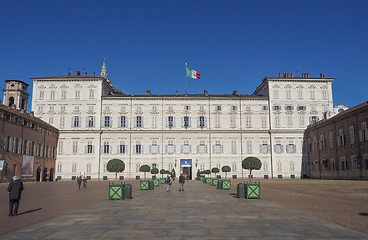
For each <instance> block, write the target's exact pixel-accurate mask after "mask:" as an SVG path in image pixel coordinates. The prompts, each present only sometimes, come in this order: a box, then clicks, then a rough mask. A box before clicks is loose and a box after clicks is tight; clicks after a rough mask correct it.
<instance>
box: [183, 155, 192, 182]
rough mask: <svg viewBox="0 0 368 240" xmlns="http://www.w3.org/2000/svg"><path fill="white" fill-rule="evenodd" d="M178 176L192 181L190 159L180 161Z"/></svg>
mask: <svg viewBox="0 0 368 240" xmlns="http://www.w3.org/2000/svg"><path fill="white" fill-rule="evenodd" d="M180 174H183V175H184V177H185V178H187V177H188V179H190V180H192V159H181V160H180Z"/></svg>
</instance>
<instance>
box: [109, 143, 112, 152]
mask: <svg viewBox="0 0 368 240" xmlns="http://www.w3.org/2000/svg"><path fill="white" fill-rule="evenodd" d="M109 153H112V145H110V146H109Z"/></svg>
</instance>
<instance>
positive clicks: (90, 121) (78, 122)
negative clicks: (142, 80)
mask: <svg viewBox="0 0 368 240" xmlns="http://www.w3.org/2000/svg"><path fill="white" fill-rule="evenodd" d="M285 118H286V124H284V123H282V121H281V120H282V119H285ZM295 118H298V119H299V127H305V126H306V121H305V119H306V116H305V115H303V114H301V115H298V116H297V117H296V116H294V115H291V114H290V115H286V116H281V115H279V114H275V116H274V124H275V127H281V126H284V125H285V126H287V127H295V123H294V119H295ZM244 119H245V127H247V128H248V127H252V126H253V125H252V116H245V117H244ZM48 120H49V123H50V124H54V116H49V119H48ZM117 121H118V127H120V128H126V127H129V122H128V117H127V116H119V117H118V120H117ZM229 121H230V127H231V128H236V127H237V117H236V116H230V119H229ZM318 121H319V117H317V116H310V117H309V124H314V123H317V122H318ZM158 122H159V121H158V117H157V116H152V119H151V127H152V128H157V127H158ZM176 122H177V121H176V117H174V116H167V117H166V122H165V123H166V124H165V127H169V128H172V127H177V123H176ZM221 122H222V121H221V115H216V116H214V127H218V128H220V127H221V126H222V124H221ZM267 122H268V119H267V116H261V121H260V123H261V127H262V128H267ZM112 124H113V117H111V116H104V117H103V118H102V121H101V127H112ZM133 124H134V125H133V127H135V128H143V127H144V118H143V116H135V117H134V122H133ZM85 126H86V127H96V117H95V116H87V117H86V123H85ZM180 126H181V127H186V128H187V127H192V118H191V117H189V116H184V117H182V118H181V125H180ZM196 126H197V127H201V128H205V127H207V126H208V118H207V117H205V116H198V117H197V124H196ZM59 127H60V128H65V117H64V116H61V117H60V121H59ZM71 127H74V128H75V127H82V117H81V116H73V117H72V121H71Z"/></svg>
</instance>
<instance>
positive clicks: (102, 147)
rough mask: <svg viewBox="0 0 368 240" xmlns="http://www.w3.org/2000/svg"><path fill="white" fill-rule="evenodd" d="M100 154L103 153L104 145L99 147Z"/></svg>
mask: <svg viewBox="0 0 368 240" xmlns="http://www.w3.org/2000/svg"><path fill="white" fill-rule="evenodd" d="M101 153H104V145H101Z"/></svg>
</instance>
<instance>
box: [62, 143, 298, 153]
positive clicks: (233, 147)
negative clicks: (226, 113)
mask: <svg viewBox="0 0 368 240" xmlns="http://www.w3.org/2000/svg"><path fill="white" fill-rule="evenodd" d="M301 144H302V145H303V143H301ZM72 145H73V154H77V153H80V150H79V149H78V145H79V142H78V141H77V140H73V142H72ZM132 147H133V149H132V151H133V153H136V154H142V153H144V145H143V144H142V143H141V141H140V140H138V141H136V143H135V144H134V145H133V146H132ZM146 147H147V146H146ZM238 147H239V146H238V143H237V141H236V140H232V141H231V142H230V148H229V150H230V152H231V153H238V151H239V149H238ZM63 148H64V141H63V140H60V141H59V149H58V150H59V151H58V152H59V154H63V152H64V149H63ZM270 148H271V146H270V145H269V144H268V143H267V140H264V141H263V144H261V145H259V153H269V152H270V151H271V150H270ZM284 148H285V149H286V153H296V144H294V142H293V141H292V140H290V141H289V144H288V145H286V146H284V145H282V144H281V140H277V143H276V144H275V145H274V152H276V153H283V152H284ZM160 149H161V148H160V145H159V144H157V141H153V142H152V144H151V145H148V152H149V153H153V154H155V153H160ZM193 150H194V149H192V145H191V144H189V141H184V143H183V144H182V145H180V153H193ZM245 150H246V152H247V153H253V142H252V140H247V141H246V149H245ZM301 150H302V149H301ZM101 152H102V153H105V154H113V153H114V152H113V145H112V144H111V143H110V142H109V141H107V140H105V141H104V142H103V145H102V146H101ZM176 152H177V149H176V145H174V141H173V140H169V141H168V144H167V145H165V153H176ZM195 152H196V153H208V145H207V144H205V142H204V141H201V142H200V144H199V145H197V146H196V150H195ZM223 152H224V145H223V144H221V142H220V141H219V140H216V141H215V144H214V145H212V153H223ZM84 153H92V154H93V153H95V146H94V145H93V142H92V140H88V142H87V144H86V145H84ZM115 153H116V154H125V153H128V145H127V144H126V143H125V141H120V144H118V145H116V147H115Z"/></svg>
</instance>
